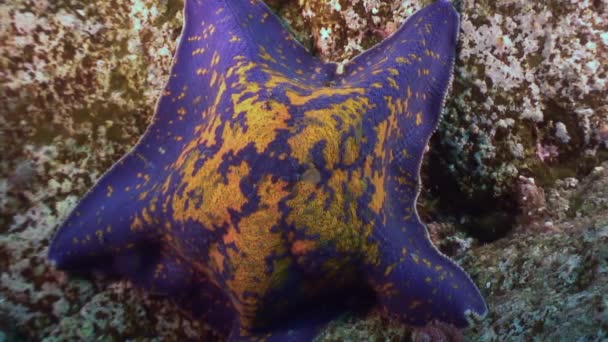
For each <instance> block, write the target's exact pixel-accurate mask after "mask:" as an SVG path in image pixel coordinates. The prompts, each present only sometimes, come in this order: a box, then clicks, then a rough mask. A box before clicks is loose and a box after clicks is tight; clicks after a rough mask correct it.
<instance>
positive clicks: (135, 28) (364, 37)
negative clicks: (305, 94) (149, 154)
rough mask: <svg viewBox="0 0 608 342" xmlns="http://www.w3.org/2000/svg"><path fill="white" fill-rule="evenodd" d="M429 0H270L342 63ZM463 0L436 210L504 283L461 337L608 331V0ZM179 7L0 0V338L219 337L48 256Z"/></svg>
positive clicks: (387, 326) (439, 143)
mask: <svg viewBox="0 0 608 342" xmlns="http://www.w3.org/2000/svg"><path fill="white" fill-rule="evenodd" d="M428 2H429V1H397V0H384V1H380V0H359V1H357V0H354V1H338V0H331V1H330V0H327V1H321V0H300V1H278V0H274V1H268V3H269V4H270V5H271V6H273V8H274V9H276V10H277V12H278V13H279V15H280V16H281V17H282V18H283V19H284V20H285V21H286V22H287V23H289V25H290V27H291V28H292V30H293V32H294V34H295V35H296V37H298V39H300V40H301V41H302V42H303V44H304V45H305V46H307V47H308V48H309V49H310V50H311V51H312V52H313V53H314V54H316V55H318V56H319V57H320V58H322V59H324V60H331V61H336V62H341V61H344V60H347V59H348V58H351V57H352V56H354V55H356V54H358V53H360V52H361V51H363V50H365V49H367V48H369V47H370V46H372V45H373V44H375V43H377V42H378V41H380V40H381V39H383V38H384V37H385V36H387V35H388V34H390V33H391V32H393V31H394V30H395V29H396V28H398V26H399V24H400V23H401V22H402V21H403V20H404V19H405V18H406V17H407V16H408V15H410V14H411V13H413V12H414V11H415V10H417V9H419V8H421V7H422V6H423V5H425V4H426V3H428ZM457 5H458V7H459V11H460V12H461V19H462V24H461V34H460V46H459V57H458V60H457V65H456V70H455V78H454V85H453V89H452V92H451V95H450V97H449V99H448V101H447V103H446V109H445V113H444V118H443V121H442V124H441V127H440V128H439V130H438V131H437V133H436V134H435V136H434V137H433V139H432V142H431V148H430V153H429V154H428V155H427V158H426V160H425V167H424V169H423V179H424V193H423V196H422V197H421V199H422V200H421V205H420V210H421V212H422V213H423V216H424V219H425V221H426V222H429V225H428V226H429V229H430V232H431V236H432V237H433V240H434V241H435V243H436V244H437V245H438V246H440V248H441V249H442V250H443V251H444V252H445V253H447V254H448V255H450V256H452V257H453V258H455V259H456V260H457V261H458V262H459V263H460V264H461V265H462V266H463V267H464V268H465V269H466V270H467V271H468V272H469V273H470V274H471V275H472V277H473V279H474V280H475V282H476V283H477V284H478V285H479V286H480V288H481V291H482V293H483V294H484V296H485V297H486V299H487V301H488V305H489V307H490V313H489V315H488V316H487V317H486V318H485V319H484V320H483V321H481V322H479V323H478V324H477V325H476V326H474V327H473V328H471V329H468V330H466V331H465V332H464V338H465V339H466V340H480V341H503V340H512V341H518V340H533V339H536V340H563V341H574V340H580V341H600V340H605V339H608V296H606V295H604V294H605V293H608V163H607V162H606V161H607V160H608V85H607V81H608V3H606V2H605V1H548V2H540V1H538V2H537V1H533V2H523V1H508V0H498V1H485V0H484V1H480V0H478V1H472V0H463V1H459V2H458V4H457ZM181 8H182V1H177V0H130V1H128V0H114V1H105V2H102V1H90V2H83V1H70V0H66V1H44V0H41V1H30V0H9V1H4V2H2V3H0V149H1V161H0V341H2V340H10V341H13V340H42V339H45V340H49V341H50V340H57V341H63V340H93V339H101V340H124V339H135V340H183V339H199V340H214V339H217V338H218V336H216V335H214V334H213V332H211V331H209V330H208V329H207V328H206V326H205V324H204V322H197V321H190V320H188V319H187V318H186V317H184V316H182V315H181V314H180V313H179V312H178V310H177V309H176V308H175V306H174V305H173V304H171V303H170V302H168V301H166V300H165V299H163V298H157V297H153V296H150V295H148V294H146V293H143V292H141V291H138V290H137V289H134V288H132V287H131V286H130V285H129V284H128V283H124V282H119V283H107V282H104V281H102V280H98V281H91V280H85V279H74V278H71V277H68V276H66V275H65V274H62V273H60V272H57V271H55V270H53V269H52V268H51V267H50V266H49V265H48V264H47V263H46V260H45V256H46V248H47V245H48V243H49V240H50V238H51V236H52V234H53V233H54V231H55V229H56V228H57V226H58V224H59V223H60V222H61V220H62V219H63V218H65V216H66V215H67V214H68V213H69V211H70V209H71V208H73V207H74V205H75V204H76V203H77V201H78V198H80V196H82V195H83V194H84V193H85V191H86V190H87V189H88V188H89V187H90V186H91V185H92V184H93V183H94V181H95V180H96V179H97V178H98V177H99V176H100V175H101V174H102V173H103V171H104V170H105V169H107V168H108V167H109V166H111V165H112V163H113V162H114V161H116V160H117V159H118V158H120V156H122V155H123V154H124V153H125V152H126V151H128V150H129V149H130V147H131V146H133V144H134V143H135V142H136V141H137V139H138V138H139V136H140V135H141V134H142V133H143V131H144V130H145V128H146V125H147V123H148V120H149V119H150V116H151V114H152V113H153V109H154V105H155V103H156V99H157V97H158V96H159V94H160V92H161V90H162V87H163V85H164V83H165V81H166V78H167V72H168V69H169V67H170V63H171V58H172V54H173V52H174V49H175V46H176V42H177V38H178V36H179V32H180V29H181V23H182V14H181ZM455 199H458V200H457V201H455ZM453 203H459V204H460V205H459V206H457V207H456V206H454V205H452V204H453ZM438 336H439V337H438ZM441 336H443V338H448V337H446V336H445V334H444V335H441V334H439V333H438V335H434V330H433V329H430V330H426V331H422V332H421V331H417V330H412V329H409V328H407V327H403V326H400V325H399V324H396V323H395V322H391V321H388V320H387V319H384V318H382V317H380V316H378V315H377V314H375V313H371V314H370V315H369V316H368V317H356V316H353V315H347V316H345V317H343V318H341V319H339V320H337V321H335V322H333V323H332V324H331V325H330V326H329V327H328V328H327V329H326V331H325V332H324V333H323V334H322V336H321V337H320V339H321V340H325V341H342V340H362V339H368V340H378V341H380V340H401V339H402V338H405V339H408V338H409V339H414V340H425V339H426V340H432V339H433V338H440V337H441ZM451 338H455V339H457V338H462V336H460V337H459V336H456V337H454V336H452V337H451Z"/></svg>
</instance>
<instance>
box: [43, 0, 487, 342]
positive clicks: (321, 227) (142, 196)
mask: <svg viewBox="0 0 608 342" xmlns="http://www.w3.org/2000/svg"><path fill="white" fill-rule="evenodd" d="M184 11H185V25H184V28H183V32H182V36H181V42H180V44H179V47H178V49H177V53H176V56H175V60H174V64H173V67H172V70H171V76H170V78H169V81H168V83H167V85H166V88H165V90H164V92H163V95H162V96H161V98H160V100H159V102H158V106H157V110H156V113H155V115H154V118H153V120H152V123H151V124H150V126H149V127H148V129H147V131H146V133H145V134H144V135H143V137H142V138H141V140H140V141H139V142H138V144H137V145H136V146H135V147H134V148H133V150H132V151H131V152H129V153H128V154H127V155H125V156H124V157H123V158H122V159H121V160H120V161H118V162H117V163H116V164H115V165H114V166H113V167H112V168H111V169H110V170H109V171H108V172H107V173H106V174H105V175H104V176H103V177H102V178H101V179H100V180H99V182H98V183H97V184H96V185H95V186H94V187H93V188H92V189H91V190H90V191H89V192H88V193H87V194H86V196H84V198H83V199H82V201H81V202H80V203H79V204H78V205H77V207H76V208H75V209H74V211H73V212H72V213H71V214H70V215H69V217H68V218H67V219H66V221H65V222H64V223H63V224H62V225H61V227H60V228H59V230H58V232H57V234H56V236H55V237H54V240H53V241H52V243H51V245H50V247H49V254H48V256H49V260H50V261H51V262H52V263H53V264H54V265H55V266H56V267H57V268H58V269H60V270H65V271H67V272H72V273H80V274H89V273H92V272H101V273H103V274H106V275H108V276H112V277H117V278H120V279H128V280H129V281H131V282H133V283H134V284H135V285H136V286H138V287H140V288H143V289H145V290H148V291H150V292H153V293H158V294H162V295H165V296H168V297H170V298H171V299H172V300H174V301H175V302H176V303H177V305H179V306H180V307H181V308H182V309H183V310H184V311H185V312H186V313H187V314H188V315H190V316H191V317H193V318H195V319H201V320H204V321H206V322H208V323H209V324H210V325H211V326H212V327H213V328H214V329H215V330H217V331H218V332H219V333H220V334H223V335H225V336H227V337H228V339H229V340H233V341H237V340H268V341H281V340H290V341H299V340H303V341H307V340H311V339H312V338H313V337H314V336H315V335H316V334H317V333H318V332H319V331H320V329H321V328H322V327H323V326H324V324H326V323H327V322H328V321H329V320H330V319H332V318H333V317H335V316H336V315H339V314H340V313H343V312H345V311H347V310H360V309H361V310H364V309H368V308H369V307H373V306H376V307H379V308H380V310H381V311H383V312H385V313H386V314H388V315H391V316H393V317H395V318H396V319H398V320H400V321H401V322H403V323H404V324H410V325H414V326H424V325H425V324H427V323H429V322H430V321H432V320H440V321H444V322H447V323H450V324H453V325H455V326H457V327H466V326H467V325H468V320H467V316H468V315H469V314H471V315H473V316H484V315H485V314H486V312H487V308H486V304H485V303H484V300H483V298H482V296H481V294H480V293H479V291H478V289H477V287H476V286H475V284H474V283H473V282H472V281H471V279H470V278H469V276H468V275H467V274H466V273H465V272H464V271H463V270H462V269H461V268H459V267H458V266H457V265H456V264H454V262H452V261H451V260H449V259H448V258H447V257H446V256H444V255H442V254H441V253H440V252H439V251H438V250H437V249H436V248H435V247H434V246H433V245H432V243H431V241H430V240H429V236H428V233H427V231H426V228H425V226H424V225H423V224H422V223H421V221H420V219H419V217H418V214H417V212H416V199H417V197H418V192H419V187H420V185H419V173H420V164H421V160H422V156H423V153H424V150H425V148H426V146H427V143H428V140H429V137H430V136H431V134H432V133H433V131H434V130H435V128H436V126H437V122H438V119H439V115H440V112H441V108H442V105H443V102H444V97H445V95H446V92H447V89H448V86H449V83H450V81H451V76H452V68H453V63H454V54H455V47H456V44H457V36H458V27H459V18H458V14H457V12H456V11H455V10H454V8H453V7H452V5H451V3H450V2H448V1H437V2H435V3H433V4H431V5H429V6H427V7H425V8H424V9H422V10H420V11H419V12H417V13H415V14H414V15H412V16H411V17H410V18H409V19H408V20H407V21H406V22H405V23H404V24H403V26H402V27H401V28H400V29H399V30H398V31H397V32H395V33H394V34H393V35H392V36H390V37H389V38H387V39H386V40H385V41H383V42H382V43H380V44H378V45H377V46H375V47H374V48H372V49H370V50H369V51H367V52H365V53H363V54H362V55H360V56H358V57H357V58H355V59H353V60H352V61H350V62H349V63H347V64H345V65H343V66H342V67H340V68H338V67H337V66H336V65H335V64H331V63H323V62H321V61H320V60H318V59H317V58H315V57H313V56H311V55H310V54H309V53H308V52H307V51H306V50H305V49H304V48H303V47H302V46H300V45H299V44H298V43H297V42H296V41H295V40H294V38H293V37H291V35H290V34H289V33H288V32H287V30H286V29H285V28H284V27H283V26H282V25H281V23H280V22H279V21H278V19H277V18H276V17H275V16H274V15H273V14H272V12H271V11H270V10H269V9H268V8H267V7H266V5H265V4H263V3H262V2H260V1H254V0H251V1H242V0H238V1H237V0H186V1H185V8H184Z"/></svg>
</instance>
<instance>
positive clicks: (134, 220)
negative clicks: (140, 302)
mask: <svg viewBox="0 0 608 342" xmlns="http://www.w3.org/2000/svg"><path fill="white" fill-rule="evenodd" d="M156 172H157V169H156V167H155V166H154V164H152V163H150V162H148V161H147V160H146V159H145V158H143V156H141V155H139V154H137V153H131V154H128V155H127V156H125V157H124V158H123V159H121V160H120V161H119V162H117V163H116V164H115V165H114V166H113V167H112V168H111V169H110V170H109V171H108V172H107V173H106V174H105V175H104V176H103V177H101V179H100V180H99V181H98V182H97V184H96V185H95V186H94V187H93V188H92V189H91V190H90V191H89V192H88V193H87V194H86V195H85V196H84V198H83V199H82V200H81V201H80V202H79V203H78V205H77V206H76V208H75V209H74V210H73V211H72V213H71V214H70V215H69V216H68V217H67V219H66V220H65V221H64V222H63V224H62V225H61V226H60V227H59V230H58V232H57V233H56V235H55V237H54V239H53V241H52V243H51V245H50V247H49V252H48V256H49V259H50V260H51V261H52V262H54V264H55V265H56V266H57V267H58V268H59V269H63V270H69V271H76V272H78V271H101V272H107V273H112V274H115V275H116V273H117V272H116V271H117V270H116V269H115V268H114V266H115V264H114V262H113V260H118V259H119V256H121V255H122V256H126V255H132V254H133V251H134V250H136V249H137V248H138V246H139V245H140V244H141V243H142V242H144V241H148V240H151V239H153V237H154V236H155V235H156V231H155V230H154V229H153V228H154V226H153V225H152V224H151V223H152V220H153V219H152V218H151V216H149V215H148V214H147V213H146V214H144V210H145V208H146V206H147V205H149V204H150V202H149V201H147V200H146V199H145V197H146V196H145V195H144V194H145V193H146V192H147V191H148V190H149V189H150V186H151V184H150V183H151V182H150V179H151V177H152V176H150V175H152V174H154V173H156ZM144 216H145V217H144ZM110 255H115V256H116V258H112V257H110Z"/></svg>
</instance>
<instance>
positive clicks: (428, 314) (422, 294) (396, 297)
mask: <svg viewBox="0 0 608 342" xmlns="http://www.w3.org/2000/svg"><path fill="white" fill-rule="evenodd" d="M407 229H415V230H425V227H424V226H423V225H422V223H420V221H419V220H418V218H417V217H416V218H412V219H411V220H409V222H407V228H406V229H404V230H401V231H396V230H395V231H389V232H387V234H386V239H385V240H384V241H383V245H382V248H381V250H382V261H381V265H380V267H376V268H375V269H374V273H373V275H372V277H371V283H372V284H373V286H374V288H375V289H376V293H377V297H378V301H379V303H380V305H381V306H382V307H383V308H384V309H385V310H386V311H388V312H389V313H391V314H393V315H396V316H397V317H398V318H399V319H401V320H402V321H404V322H407V323H409V324H412V325H418V326H421V325H425V324H426V323H428V322H430V321H432V320H441V321H443V322H448V323H451V324H454V325H455V326H457V327H466V326H468V325H469V317H468V316H469V315H473V316H475V317H483V316H485V315H486V314H487V310H488V309H487V306H486V304H485V301H484V299H483V297H482V295H481V294H480V292H479V290H478V289H477V287H476V286H475V284H474V283H473V281H472V280H471V279H470V278H469V276H468V275H467V274H466V272H465V271H464V270H462V268H460V267H459V266H458V265H456V264H455V263H454V262H453V261H452V260H450V259H449V258H448V257H446V256H444V255H443V254H441V252H439V251H438V250H437V249H436V248H435V247H434V246H433V245H432V244H431V242H430V240H429V239H428V235H427V234H425V236H423V237H418V238H415V239H411V238H410V237H411V235H409V234H407Z"/></svg>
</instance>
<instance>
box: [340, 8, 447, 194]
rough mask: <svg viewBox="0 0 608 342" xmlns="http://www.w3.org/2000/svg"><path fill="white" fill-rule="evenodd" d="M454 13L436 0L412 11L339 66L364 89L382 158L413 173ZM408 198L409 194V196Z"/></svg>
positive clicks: (440, 89) (443, 86)
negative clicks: (377, 41)
mask: <svg viewBox="0 0 608 342" xmlns="http://www.w3.org/2000/svg"><path fill="white" fill-rule="evenodd" d="M458 28H459V18H458V13H457V12H456V11H455V9H454V8H453V6H452V5H451V3H450V2H449V1H445V0H440V1H436V2H435V3H433V4H431V5H429V6H427V7H425V8H423V9H422V10H420V11H418V12H416V13H415V14H414V15H412V16H411V17H410V18H408V19H407V20H406V22H405V23H404V24H403V25H402V26H401V28H399V29H398V30H397V31H396V32H395V33H394V34H393V35H392V36H391V37H389V38H387V39H386V40H385V41H383V42H382V43H380V44H379V45H377V46H375V47H374V48H372V49H370V50H368V51H366V52H365V53H363V54H362V55H360V56H358V57H357V58H355V59H354V60H353V61H351V63H349V64H347V65H346V67H345V74H344V79H343V82H345V83H348V84H353V85H358V86H362V87H365V88H367V89H368V98H370V100H371V101H372V102H373V104H374V105H375V107H376V108H375V110H374V111H373V112H372V113H369V114H368V115H369V116H372V120H371V121H372V122H376V123H382V124H386V126H385V127H384V130H381V131H379V132H378V134H377V135H378V136H379V140H380V141H382V142H383V146H382V149H383V151H382V152H385V153H384V155H386V156H391V157H390V158H389V160H387V161H386V162H389V163H391V164H392V165H391V166H392V168H400V169H402V170H403V171H404V172H407V173H409V174H410V175H411V176H412V177H417V173H418V169H419V166H420V163H421V161H422V155H423V153H424V150H425V148H426V146H427V142H428V139H429V137H430V135H431V134H432V133H433V131H434V130H435V128H436V126H437V123H438V120H439V116H440V114H441V109H442V106H443V103H444V98H445V95H446V92H447V90H448V87H449V85H450V82H451V78H452V68H453V64H454V55H455V48H456V44H457V36H458ZM412 198H413V197H412Z"/></svg>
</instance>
